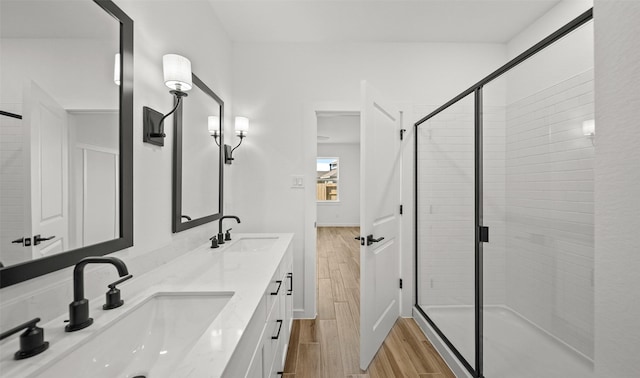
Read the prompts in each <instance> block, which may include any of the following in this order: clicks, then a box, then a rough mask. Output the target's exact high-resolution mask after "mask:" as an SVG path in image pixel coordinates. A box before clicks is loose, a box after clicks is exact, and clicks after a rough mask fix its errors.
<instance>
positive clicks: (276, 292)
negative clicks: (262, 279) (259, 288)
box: [271, 280, 282, 295]
mask: <svg viewBox="0 0 640 378" xmlns="http://www.w3.org/2000/svg"><path fill="white" fill-rule="evenodd" d="M276 283H277V284H278V289H276V291H272V292H271V295H278V293H279V292H280V286H282V280H278V281H276Z"/></svg>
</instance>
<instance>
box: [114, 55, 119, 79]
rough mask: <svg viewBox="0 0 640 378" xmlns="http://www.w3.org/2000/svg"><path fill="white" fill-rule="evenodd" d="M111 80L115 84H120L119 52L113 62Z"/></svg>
mask: <svg viewBox="0 0 640 378" xmlns="http://www.w3.org/2000/svg"><path fill="white" fill-rule="evenodd" d="M113 82H114V83H116V85H120V53H117V54H116V59H115V62H114V63H113Z"/></svg>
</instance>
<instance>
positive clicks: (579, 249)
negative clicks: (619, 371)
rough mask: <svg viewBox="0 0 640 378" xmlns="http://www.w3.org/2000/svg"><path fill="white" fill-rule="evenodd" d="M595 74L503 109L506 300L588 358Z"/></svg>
mask: <svg viewBox="0 0 640 378" xmlns="http://www.w3.org/2000/svg"><path fill="white" fill-rule="evenodd" d="M593 108H594V107H593V70H589V71H587V72H584V73H582V74H579V75H576V76H574V77H572V78H570V79H568V80H565V81H563V82H560V83H558V84H556V85H553V86H551V87H549V88H547V89H545V90H543V91H540V92H538V93H536V94H534V95H531V96H529V97H526V98H524V99H521V100H519V101H517V102H514V103H512V104H509V105H508V106H507V112H506V114H507V127H506V206H507V207H506V209H507V223H506V224H507V228H506V231H507V238H506V243H507V266H506V275H507V293H506V297H507V301H506V304H507V305H508V306H509V307H510V308H511V309H513V310H514V311H517V312H518V313H520V314H521V315H522V316H524V317H525V318H527V319H529V320H530V321H532V322H533V323H535V324H537V325H538V326H540V327H541V328H543V329H544V330H546V331H548V332H549V333H551V334H552V335H554V336H555V337H558V338H560V339H561V340H563V341H564V342H566V343H567V344H569V345H570V346H572V347H573V348H575V349H577V350H578V351H580V352H581V353H583V354H585V355H586V356H588V357H590V358H593V327H594V318H593V316H594V315H593V314H594V308H593V289H594V288H593V266H594V265H593V263H594V240H593V235H594V212H593V208H594V203H593V188H594V171H593V157H594V146H593V144H592V139H591V138H589V137H585V136H584V135H583V132H582V122H583V121H585V120H589V119H594V114H593V112H594V110H593Z"/></svg>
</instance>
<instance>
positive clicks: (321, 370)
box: [284, 227, 455, 378]
mask: <svg viewBox="0 0 640 378" xmlns="http://www.w3.org/2000/svg"><path fill="white" fill-rule="evenodd" d="M358 235H359V229H358V228H357V227H320V228H318V246H317V251H318V260H317V261H318V316H317V318H316V319H314V320H306V319H305V320H295V321H294V323H293V329H292V333H291V340H290V342H289V351H288V353H287V361H286V364H285V369H284V377H285V378H315V377H318V378H338V377H339V378H342V377H344V378H394V377H415V378H455V376H454V375H453V373H452V372H451V371H450V370H449V368H448V367H447V365H446V364H445V362H444V361H443V360H442V358H441V357H440V355H439V354H438V353H437V352H436V350H435V348H434V347H433V346H432V345H431V344H430V343H429V341H428V340H427V339H426V338H425V336H424V334H423V333H422V331H421V330H420V329H419V328H418V325H417V324H416V323H415V322H414V321H413V319H403V318H402V319H398V321H397V322H396V324H395V325H394V326H393V328H392V329H391V332H390V333H389V335H388V336H387V338H386V340H385V342H384V344H383V345H382V347H381V348H380V350H379V351H378V354H376V356H375V358H374V360H373V362H372V363H371V365H370V366H369V369H367V371H362V370H360V367H359V361H360V357H359V356H360V345H359V343H360V335H359V332H360V331H359V330H360V326H359V324H360V263H359V261H360V244H359V243H358V242H357V241H356V240H354V238H355V237H356V236H358Z"/></svg>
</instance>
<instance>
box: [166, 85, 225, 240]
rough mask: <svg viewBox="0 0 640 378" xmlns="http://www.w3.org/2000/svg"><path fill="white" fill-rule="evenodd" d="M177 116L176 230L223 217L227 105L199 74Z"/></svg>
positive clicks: (175, 120)
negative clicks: (224, 126) (224, 125)
mask: <svg viewBox="0 0 640 378" xmlns="http://www.w3.org/2000/svg"><path fill="white" fill-rule="evenodd" d="M192 76H193V84H194V86H193V89H192V90H191V91H190V92H189V96H188V97H187V98H185V99H184V100H183V101H182V104H181V106H180V107H179V108H178V109H177V110H176V112H175V113H174V118H173V121H174V125H175V127H174V130H175V131H174V143H173V211H172V231H173V232H180V231H184V230H187V229H190V228H193V227H196V226H199V225H202V224H205V223H208V222H212V221H215V220H217V219H219V218H220V217H221V215H222V204H223V202H222V188H223V169H224V161H223V156H224V155H223V150H222V148H220V146H223V145H224V138H223V133H224V132H223V130H224V128H223V122H224V102H223V101H222V99H221V98H220V97H218V95H216V94H215V93H214V92H213V91H212V90H211V88H209V87H208V86H207V85H206V84H205V83H204V82H203V81H202V80H200V78H198V77H197V76H196V75H195V74H193V75H192Z"/></svg>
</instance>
